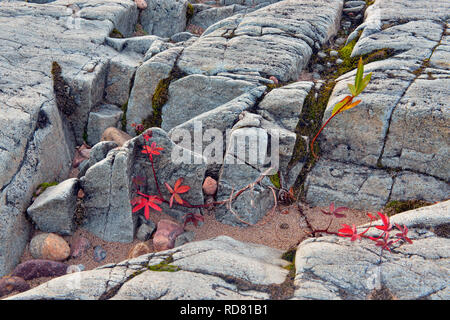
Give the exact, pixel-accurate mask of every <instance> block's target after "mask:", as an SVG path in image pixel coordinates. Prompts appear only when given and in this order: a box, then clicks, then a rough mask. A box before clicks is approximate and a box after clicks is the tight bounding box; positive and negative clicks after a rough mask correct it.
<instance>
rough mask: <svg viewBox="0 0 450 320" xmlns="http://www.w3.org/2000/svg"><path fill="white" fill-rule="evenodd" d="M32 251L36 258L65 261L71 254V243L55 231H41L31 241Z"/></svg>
mask: <svg viewBox="0 0 450 320" xmlns="http://www.w3.org/2000/svg"><path fill="white" fill-rule="evenodd" d="M30 253H31V255H32V256H33V258H35V259H44V260H53V261H63V260H66V259H67V258H68V257H69V255H70V247H69V244H68V243H67V242H66V240H64V239H63V238H62V237H60V236H58V235H57V234H54V233H41V234H39V235H37V236H35V237H33V239H31V242H30Z"/></svg>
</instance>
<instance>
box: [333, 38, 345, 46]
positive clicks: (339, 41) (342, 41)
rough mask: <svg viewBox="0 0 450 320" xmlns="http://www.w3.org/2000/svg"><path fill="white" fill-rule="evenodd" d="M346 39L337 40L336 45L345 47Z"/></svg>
mask: <svg viewBox="0 0 450 320" xmlns="http://www.w3.org/2000/svg"><path fill="white" fill-rule="evenodd" d="M345 41H346V40H345V38H337V39H336V40H335V41H334V43H335V44H336V45H338V46H341V45H343V44H344V43H345Z"/></svg>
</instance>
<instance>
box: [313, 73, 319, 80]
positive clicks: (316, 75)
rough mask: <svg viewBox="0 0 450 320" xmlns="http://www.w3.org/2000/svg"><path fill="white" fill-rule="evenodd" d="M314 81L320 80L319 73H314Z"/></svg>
mask: <svg viewBox="0 0 450 320" xmlns="http://www.w3.org/2000/svg"><path fill="white" fill-rule="evenodd" d="M313 79H314V80H320V74H319V73H317V72H313Z"/></svg>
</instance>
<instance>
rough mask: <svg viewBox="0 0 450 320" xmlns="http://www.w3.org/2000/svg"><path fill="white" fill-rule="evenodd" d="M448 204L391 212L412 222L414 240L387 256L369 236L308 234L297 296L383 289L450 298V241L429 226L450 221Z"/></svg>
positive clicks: (360, 295) (356, 294) (358, 296)
mask: <svg viewBox="0 0 450 320" xmlns="http://www.w3.org/2000/svg"><path fill="white" fill-rule="evenodd" d="M449 205H450V202H449V201H446V202H442V203H439V204H436V205H433V206H429V207H424V208H420V209H417V210H412V211H407V212H403V213H401V214H397V215H395V216H393V217H391V222H392V223H393V224H395V223H397V224H401V225H403V224H404V225H406V226H407V227H408V228H409V230H410V231H409V233H408V235H409V236H410V238H411V239H412V241H413V243H412V244H404V243H401V244H397V245H396V246H395V248H394V249H392V252H386V251H384V252H383V255H382V257H380V251H379V250H378V248H376V247H375V246H374V243H373V242H371V241H369V240H367V239H363V240H362V241H360V242H351V241H349V239H344V238H338V237H336V236H326V237H321V238H315V239H308V240H305V241H304V242H302V243H301V244H300V245H299V247H298V249H297V253H296V259H295V264H296V277H295V285H296V286H297V289H296V291H295V294H294V299H301V300H312V299H313V300H316V299H320V300H324V299H326V300H331V299H336V300H343V299H355V300H364V299H367V298H368V297H369V296H370V294H372V293H373V292H374V290H380V289H384V290H385V291H386V290H387V291H388V292H389V293H390V294H391V295H392V296H393V297H394V298H395V299H400V300H417V299H438V300H443V299H448V298H449V291H448V275H449V255H448V252H449V248H450V241H449V239H448V238H447V237H446V236H444V237H443V236H442V235H441V234H439V233H438V232H436V233H435V232H433V231H430V230H438V228H439V226H441V225H443V224H447V223H448V219H449V214H450V210H449ZM363 228H364V227H361V229H360V230H361V231H362V229H363Z"/></svg>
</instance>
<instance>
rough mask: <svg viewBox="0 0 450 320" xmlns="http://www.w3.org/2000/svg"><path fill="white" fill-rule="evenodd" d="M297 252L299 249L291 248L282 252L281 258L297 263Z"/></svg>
mask: <svg viewBox="0 0 450 320" xmlns="http://www.w3.org/2000/svg"><path fill="white" fill-rule="evenodd" d="M296 253H297V249H296V248H291V249H289V250H287V251H286V252H284V253H283V254H282V256H281V259H283V260H286V261H289V262H292V263H295V254H296Z"/></svg>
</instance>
